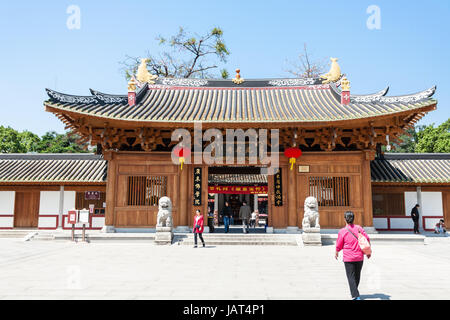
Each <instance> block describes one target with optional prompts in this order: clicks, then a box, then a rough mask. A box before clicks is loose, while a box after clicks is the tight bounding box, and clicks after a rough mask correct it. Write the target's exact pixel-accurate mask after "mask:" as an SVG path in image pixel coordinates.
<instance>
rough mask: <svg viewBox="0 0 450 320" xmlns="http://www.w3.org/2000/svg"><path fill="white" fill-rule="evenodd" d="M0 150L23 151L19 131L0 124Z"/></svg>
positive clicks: (9, 151)
mask: <svg viewBox="0 0 450 320" xmlns="http://www.w3.org/2000/svg"><path fill="white" fill-rule="evenodd" d="M0 152H3V153H23V152H26V149H25V147H24V146H23V145H22V144H21V138H20V134H19V132H17V131H16V130H14V129H13V128H11V127H4V126H0Z"/></svg>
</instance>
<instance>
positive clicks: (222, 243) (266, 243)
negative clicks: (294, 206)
mask: <svg viewBox="0 0 450 320" xmlns="http://www.w3.org/2000/svg"><path fill="white" fill-rule="evenodd" d="M205 243H206V245H207V246H211V245H214V246H217V245H220V246H226V245H247V246H252V245H254V246H297V242H295V241H277V240H265V241H255V240H245V241H241V240H227V241H217V240H212V241H211V240H206V239H205ZM174 244H178V245H183V246H194V241H193V240H192V241H191V240H187V241H179V242H174ZM198 245H199V246H201V245H202V244H201V241H200V240H198Z"/></svg>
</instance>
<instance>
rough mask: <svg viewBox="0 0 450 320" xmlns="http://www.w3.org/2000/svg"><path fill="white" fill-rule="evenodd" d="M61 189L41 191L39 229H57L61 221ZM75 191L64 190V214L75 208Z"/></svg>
mask: <svg viewBox="0 0 450 320" xmlns="http://www.w3.org/2000/svg"><path fill="white" fill-rule="evenodd" d="M60 194H61V192H60V191H41V197H40V201H39V224H38V228H39V229H56V228H57V223H58V222H59V197H60ZM75 196H76V192H75V191H64V208H63V214H65V215H66V214H67V212H68V211H69V210H72V209H73V208H75Z"/></svg>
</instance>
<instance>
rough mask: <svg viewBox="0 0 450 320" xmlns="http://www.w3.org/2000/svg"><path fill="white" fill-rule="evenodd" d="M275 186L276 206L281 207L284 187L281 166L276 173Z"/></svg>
mask: <svg viewBox="0 0 450 320" xmlns="http://www.w3.org/2000/svg"><path fill="white" fill-rule="evenodd" d="M274 187H275V207H281V206H282V205H283V189H282V181H281V168H279V169H278V172H277V173H276V174H275V175H274Z"/></svg>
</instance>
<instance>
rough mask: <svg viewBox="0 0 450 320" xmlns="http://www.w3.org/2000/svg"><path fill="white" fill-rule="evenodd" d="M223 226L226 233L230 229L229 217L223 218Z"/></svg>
mask: <svg viewBox="0 0 450 320" xmlns="http://www.w3.org/2000/svg"><path fill="white" fill-rule="evenodd" d="M223 224H224V226H225V232H228V230H229V229H230V217H227V216H224V217H223Z"/></svg>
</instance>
